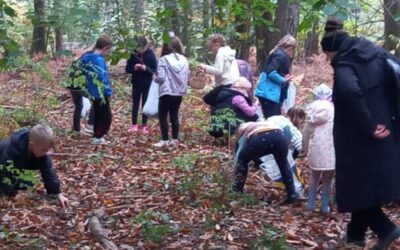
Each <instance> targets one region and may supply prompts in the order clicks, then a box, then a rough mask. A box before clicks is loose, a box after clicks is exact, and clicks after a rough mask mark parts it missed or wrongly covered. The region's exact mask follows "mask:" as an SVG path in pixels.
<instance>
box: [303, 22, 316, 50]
mask: <svg viewBox="0 0 400 250" xmlns="http://www.w3.org/2000/svg"><path fill="white" fill-rule="evenodd" d="M318 27H319V21H314V22H313V24H312V29H311V31H309V32H308V33H307V37H306V40H305V41H304V55H305V56H306V57H311V56H313V55H314V54H315V55H317V54H318Z"/></svg>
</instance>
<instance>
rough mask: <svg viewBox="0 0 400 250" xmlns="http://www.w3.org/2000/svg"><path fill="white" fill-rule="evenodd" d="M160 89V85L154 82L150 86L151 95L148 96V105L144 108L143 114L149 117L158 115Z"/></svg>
mask: <svg viewBox="0 0 400 250" xmlns="http://www.w3.org/2000/svg"><path fill="white" fill-rule="evenodd" d="M158 88H159V85H158V83H156V82H155V81H154V80H153V81H152V82H151V85H150V90H149V95H148V96H147V100H146V103H145V104H144V107H143V113H144V114H145V115H147V116H156V115H158V102H159V97H158Z"/></svg>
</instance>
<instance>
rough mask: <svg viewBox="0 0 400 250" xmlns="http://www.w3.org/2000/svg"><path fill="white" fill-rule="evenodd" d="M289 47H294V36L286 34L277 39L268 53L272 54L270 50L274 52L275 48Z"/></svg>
mask: <svg viewBox="0 0 400 250" xmlns="http://www.w3.org/2000/svg"><path fill="white" fill-rule="evenodd" d="M289 47H296V38H294V37H293V36H292V35H289V34H287V35H285V36H283V37H282V38H281V40H279V41H278V44H277V45H276V46H275V48H273V49H272V50H271V51H270V52H269V54H272V52H274V51H275V50H276V49H277V48H284V49H286V48H289Z"/></svg>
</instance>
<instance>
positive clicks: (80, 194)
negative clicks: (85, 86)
mask: <svg viewBox="0 0 400 250" xmlns="http://www.w3.org/2000/svg"><path fill="white" fill-rule="evenodd" d="M68 64H69V63H68V61H62V60H61V61H58V62H55V61H50V62H48V64H47V66H46V69H47V70H48V72H50V78H47V79H43V78H45V77H44V76H40V74H36V73H34V72H33V70H32V69H30V68H27V69H24V70H18V71H14V72H9V73H6V74H1V75H0V81H1V85H0V89H1V93H2V94H1V95H0V115H1V122H0V136H1V137H2V138H4V137H5V136H6V135H7V134H8V133H11V132H12V131H14V130H15V129H17V128H18V127H20V125H21V124H20V123H21V121H24V120H29V119H30V118H32V117H33V118H37V117H41V118H43V119H44V120H46V121H47V122H48V123H49V124H50V125H51V126H52V128H54V130H55V132H56V134H57V146H56V148H55V149H54V157H53V159H54V162H55V166H56V169H57V171H58V174H59V176H60V179H61V181H62V190H63V192H64V193H65V194H66V195H67V197H69V199H70V203H71V204H70V208H69V209H68V210H66V211H63V210H61V209H60V206H59V205H58V204H57V202H56V201H51V200H48V199H46V198H45V196H44V195H43V193H44V191H43V190H44V188H43V187H42V184H41V183H40V182H39V184H38V185H37V188H35V190H39V191H29V192H21V193H20V194H19V195H18V196H17V197H16V198H14V199H11V200H10V199H6V198H1V200H0V222H1V224H0V249H46V248H47V249H101V246H100V244H99V243H98V242H97V241H96V240H95V238H94V237H93V236H91V233H90V232H89V230H88V228H87V221H88V218H90V217H91V216H93V215H96V216H98V218H100V222H101V224H102V226H103V227H104V228H105V229H106V232H107V233H108V239H109V240H110V241H113V242H114V243H115V244H116V245H117V246H118V248H119V249H262V248H263V247H265V248H266V249H268V248H272V249H286V248H285V247H283V246H286V247H287V248H288V249H339V248H342V249H344V248H343V243H342V241H343V240H342V238H343V237H344V236H345V228H346V224H347V222H348V220H349V216H348V215H342V214H338V213H337V212H336V209H335V206H334V205H333V206H332V208H333V211H332V213H331V214H330V215H329V216H322V215H320V214H319V213H317V212H315V213H313V214H311V215H308V214H307V213H306V209H305V201H301V202H298V203H297V204H294V205H284V206H280V205H277V203H278V201H280V200H281V199H282V198H284V192H283V191H282V190H279V189H278V188H277V187H276V186H275V185H274V183H273V182H270V181H267V180H266V179H265V178H264V177H263V175H262V173H261V172H260V171H258V172H251V173H250V174H249V178H248V181H247V183H246V186H245V193H244V194H243V195H239V196H238V195H233V194H231V193H230V191H229V188H230V180H231V172H232V167H231V159H232V152H231V149H230V148H229V144H232V142H221V141H215V140H214V139H213V138H212V137H210V136H209V135H208V134H207V132H206V127H207V122H208V116H209V109H208V107H207V106H206V105H205V104H204V103H203V102H202V99H201V97H202V96H203V95H204V92H203V91H201V90H191V92H190V94H189V95H188V96H187V97H185V99H184V101H183V106H182V108H181V116H180V118H181V146H180V147H179V148H178V149H175V150H170V149H165V150H156V149H155V148H154V147H152V144H153V143H155V142H157V141H158V140H159V135H160V132H159V127H158V121H157V120H156V119H151V120H150V134H149V135H148V136H143V135H140V134H139V135H133V134H131V133H129V132H128V128H129V126H130V112H131V103H130V92H131V89H130V84H129V78H128V76H126V75H125V74H124V72H123V70H124V69H123V66H119V67H111V73H112V74H111V77H112V80H113V84H114V90H115V93H116V94H115V96H114V98H113V99H112V101H111V106H112V110H113V124H112V127H111V131H110V133H109V136H108V137H107V139H108V140H109V141H110V144H109V145H107V146H94V145H91V140H90V138H89V137H81V138H78V139H77V138H73V137H72V136H71V133H70V131H71V125H72V112H73V105H72V101H71V100H70V99H69V98H68V94H67V93H68V92H67V91H66V90H65V89H63V88H62V87H61V86H60V84H59V82H60V79H61V78H62V77H63V72H64V70H65V68H66V66H68ZM300 73H305V78H304V81H303V83H302V84H301V85H300V86H297V89H298V93H297V99H296V102H297V104H298V105H299V106H303V107H304V105H305V104H306V103H307V102H308V101H309V98H308V97H309V91H310V90H311V89H312V88H313V87H314V86H317V85H318V84H319V83H321V82H327V83H328V84H331V81H332V80H331V78H332V71H331V68H330V66H329V64H328V63H327V62H326V61H325V59H324V56H319V57H315V59H314V62H313V63H312V64H305V63H298V64H297V65H295V66H294V74H295V75H296V74H300ZM231 148H233V147H232V146H231ZM298 167H299V169H300V170H301V172H302V176H303V179H304V180H305V182H306V183H307V181H308V172H309V170H308V168H307V161H306V159H300V160H298ZM317 204H319V202H318V201H317ZM386 211H387V212H388V213H389V214H390V216H391V218H392V219H394V220H396V221H397V222H398V223H400V219H399V206H398V205H391V206H389V207H387V208H386ZM368 237H369V241H368V245H367V247H368V246H371V244H373V243H374V241H376V237H375V236H373V235H372V234H371V233H369V234H368ZM392 249H400V244H398V243H397V244H393V246H392Z"/></svg>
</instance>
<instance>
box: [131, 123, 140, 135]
mask: <svg viewBox="0 0 400 250" xmlns="http://www.w3.org/2000/svg"><path fill="white" fill-rule="evenodd" d="M129 131H130V132H132V133H137V132H138V131H139V126H138V125H137V124H132V126H131V127H130V129H129Z"/></svg>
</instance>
